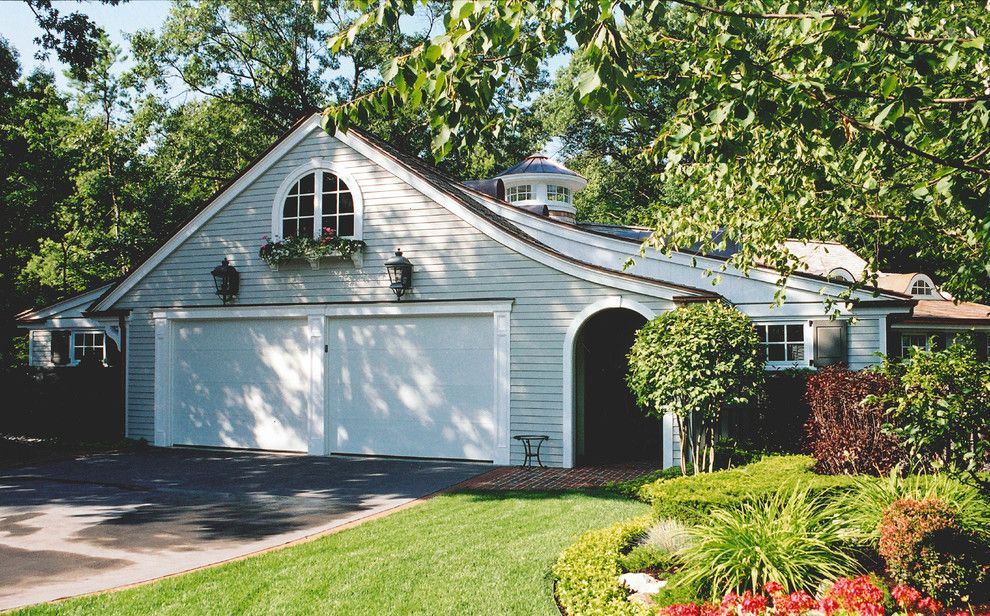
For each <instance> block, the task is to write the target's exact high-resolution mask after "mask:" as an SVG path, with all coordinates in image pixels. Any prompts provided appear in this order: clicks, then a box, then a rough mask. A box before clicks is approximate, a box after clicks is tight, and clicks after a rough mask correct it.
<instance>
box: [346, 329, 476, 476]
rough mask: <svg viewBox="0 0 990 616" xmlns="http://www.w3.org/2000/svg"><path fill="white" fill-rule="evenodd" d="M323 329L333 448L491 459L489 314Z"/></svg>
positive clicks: (407, 454) (393, 453)
mask: <svg viewBox="0 0 990 616" xmlns="http://www.w3.org/2000/svg"><path fill="white" fill-rule="evenodd" d="M329 331H330V333H329V336H328V339H329V340H331V341H333V343H332V344H331V348H330V358H329V361H328V364H329V369H328V374H329V375H330V381H329V391H328V408H329V431H328V434H329V440H330V443H329V445H330V449H331V451H334V452H338V453H358V454H380V455H400V456H424V457H447V458H467V459H479V460H490V459H492V458H493V451H494V442H495V430H496V428H495V421H494V363H493V362H494V343H493V330H492V317H491V315H479V316H445V317H407V318H404V319H401V318H354V319H331V320H330V321H329Z"/></svg>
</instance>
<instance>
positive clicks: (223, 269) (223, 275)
mask: <svg viewBox="0 0 990 616" xmlns="http://www.w3.org/2000/svg"><path fill="white" fill-rule="evenodd" d="M212 274H213V284H214V285H216V287H217V295H219V296H220V299H221V300H223V305H224V306H226V305H227V302H229V301H230V300H232V299H234V296H235V295H237V292H238V291H239V290H240V286H241V274H240V272H238V271H237V268H235V267H234V266H233V265H231V264H230V261H228V260H227V258H226V257H224V259H223V261H222V262H221V263H220V265H218V266H216V267H214V268H213V272H212Z"/></svg>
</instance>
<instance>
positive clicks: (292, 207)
mask: <svg viewBox="0 0 990 616" xmlns="http://www.w3.org/2000/svg"><path fill="white" fill-rule="evenodd" d="M356 188H357V187H356V185H355V184H354V182H353V180H351V179H349V178H345V177H344V176H342V175H341V174H339V173H337V172H335V171H333V170H331V169H329V168H326V167H323V166H322V164H321V163H320V162H319V161H315V160H314V161H312V162H311V163H310V164H308V165H304V166H303V167H302V168H300V169H297V170H296V173H294V174H292V175H290V176H289V177H288V178H286V181H285V182H283V183H282V186H281V188H280V190H279V192H278V197H277V198H276V201H275V209H274V212H273V219H272V235H274V236H276V237H277V238H281V239H287V238H290V237H296V236H309V237H313V238H316V239H318V238H319V237H320V236H321V234H322V233H323V229H326V228H330V229H333V230H334V231H335V232H336V235H337V236H338V237H347V238H354V239H361V227H362V225H361V199H360V195H359V194H358V192H357V190H356Z"/></svg>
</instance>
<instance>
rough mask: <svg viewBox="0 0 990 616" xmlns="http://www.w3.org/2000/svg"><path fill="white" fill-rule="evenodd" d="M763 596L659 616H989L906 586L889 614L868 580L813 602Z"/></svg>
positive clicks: (682, 607)
mask: <svg viewBox="0 0 990 616" xmlns="http://www.w3.org/2000/svg"><path fill="white" fill-rule="evenodd" d="M763 590H764V592H765V593H766V594H759V593H754V592H752V591H749V590H747V591H746V592H744V593H742V594H741V595H740V594H736V593H734V592H730V593H729V594H727V595H725V597H723V599H722V602H721V603H701V604H698V603H680V604H677V605H668V606H666V607H662V608H660V611H659V612H658V613H659V614H660V616H990V611H988V610H984V611H973V612H960V613H955V612H945V611H944V606H943V605H942V604H941V603H939V602H938V601H936V600H934V599H932V598H931V597H928V596H925V595H924V594H922V593H921V592H920V591H918V590H916V589H914V588H911V587H909V586H897V587H895V588H894V589H893V590H892V591H891V593H890V594H891V596H892V597H893V598H894V602H895V603H896V608H895V609H893V610H888V609H887V607H886V606H885V604H884V592H883V590H882V589H881V588H880V587H878V586H877V585H876V584H875V583H874V582H873V580H872V579H870V578H869V577H868V576H865V575H863V576H859V577H855V578H839V579H838V580H836V581H835V582H834V583H833V584H832V586H830V587H829V588H828V590H827V591H826V592H825V593H824V594H823V595H822V596H821V598H818V599H816V598H815V597H813V596H812V595H810V594H808V593H807V592H805V591H803V590H797V591H794V592H790V593H788V592H787V591H786V589H785V588H784V586H783V585H782V584H779V583H777V582H767V583H766V585H765V586H764V587H763Z"/></svg>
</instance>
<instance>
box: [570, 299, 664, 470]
mask: <svg viewBox="0 0 990 616" xmlns="http://www.w3.org/2000/svg"><path fill="white" fill-rule="evenodd" d="M645 323H646V319H645V318H644V317H643V315H641V314H639V313H638V312H634V311H632V310H627V309H625V308H611V309H608V310H603V311H601V312H599V313H596V314H595V315H594V316H592V317H591V318H589V319H588V320H587V321H585V322H584V325H582V326H581V330H580V331H579V332H578V335H577V338H576V341H575V348H574V371H575V374H574V377H575V386H576V387H575V396H574V399H575V402H576V408H575V412H576V417H575V419H576V422H575V423H576V424H577V426H576V427H577V430H576V432H577V439H576V440H577V443H576V451H577V461H578V464H585V465H587V464H610V463H617V462H637V461H652V462H659V461H660V447H661V438H660V436H661V426H660V422H659V421H658V420H656V419H653V418H650V417H646V415H644V414H643V411H642V410H640V408H639V406H638V405H637V404H636V400H635V398H634V397H633V395H632V393H630V391H629V388H628V387H627V386H626V371H627V368H628V361H627V359H626V355H627V354H628V353H629V349H630V348H631V347H632V343H633V339H634V337H635V334H636V330H637V329H639V328H640V327H642V326H643V324H645Z"/></svg>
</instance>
